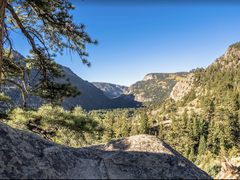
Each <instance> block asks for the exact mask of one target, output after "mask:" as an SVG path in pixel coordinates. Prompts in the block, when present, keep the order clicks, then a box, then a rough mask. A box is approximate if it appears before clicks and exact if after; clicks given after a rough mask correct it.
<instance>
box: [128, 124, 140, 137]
mask: <svg viewBox="0 0 240 180" xmlns="http://www.w3.org/2000/svg"><path fill="white" fill-rule="evenodd" d="M135 135H138V126H137V124H136V123H134V124H132V126H131V131H130V136H135Z"/></svg>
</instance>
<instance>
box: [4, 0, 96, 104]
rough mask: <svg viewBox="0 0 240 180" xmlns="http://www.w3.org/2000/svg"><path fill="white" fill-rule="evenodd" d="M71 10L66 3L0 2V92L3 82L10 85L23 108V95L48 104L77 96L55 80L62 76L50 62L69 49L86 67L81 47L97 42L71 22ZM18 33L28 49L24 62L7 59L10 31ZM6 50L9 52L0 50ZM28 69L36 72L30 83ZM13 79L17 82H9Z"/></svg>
mask: <svg viewBox="0 0 240 180" xmlns="http://www.w3.org/2000/svg"><path fill="white" fill-rule="evenodd" d="M73 9H74V6H73V5H72V4H71V3H70V2H68V1H67V0H48V1H46V0H31V1H29V0H21V1H17V0H1V6H0V27H4V28H0V92H1V87H2V84H3V83H4V84H6V83H11V84H14V85H15V86H16V87H18V88H19V89H20V90H21V92H22V96H23V100H24V104H23V106H24V107H26V106H27V104H26V99H25V96H26V94H31V95H34V96H38V97H40V98H42V99H44V100H45V101H47V102H50V103H51V104H52V105H55V104H59V102H62V101H64V97H67V98H69V97H76V96H78V95H80V92H79V91H78V90H77V87H73V86H71V83H70V81H69V80H68V79H67V80H66V81H67V82H66V83H59V82H57V81H56V79H58V78H64V77H65V75H64V74H63V70H62V69H61V66H60V65H58V64H57V63H55V62H54V59H53V58H54V57H55V56H56V54H55V53H60V54H62V52H63V51H64V50H69V52H70V53H73V52H76V53H78V55H79V57H80V58H81V59H82V62H83V63H84V64H87V65H88V66H90V63H89V62H88V61H87V60H86V58H84V57H86V56H88V54H87V53H86V52H85V51H84V49H85V44H86V43H93V44H97V43H98V42H97V41H93V40H92V39H91V38H90V36H89V35H88V34H87V33H86V32H85V30H84V25H82V24H81V25H77V24H75V23H74V22H73V17H72V16H71V15H70V14H69V11H70V10H73ZM5 19H6V20H5ZM18 30H19V32H21V33H22V35H24V36H25V37H26V39H27V40H28V42H29V44H30V45H31V47H32V49H30V56H28V57H27V58H26V59H25V60H24V62H17V61H16V60H15V59H13V58H11V55H12V52H13V48H14V47H13V43H12V42H11V33H10V32H11V31H18ZM6 49H9V51H4V50H6ZM51 52H54V53H51ZM31 69H35V71H32V72H36V74H35V75H36V76H35V75H34V77H35V78H36V79H31V81H30V79H27V77H28V76H27V74H29V73H30V71H31ZM16 77H17V78H20V79H21V82H18V81H16V80H12V79H14V78H16ZM29 82H32V83H29ZM1 99H2V98H1Z"/></svg>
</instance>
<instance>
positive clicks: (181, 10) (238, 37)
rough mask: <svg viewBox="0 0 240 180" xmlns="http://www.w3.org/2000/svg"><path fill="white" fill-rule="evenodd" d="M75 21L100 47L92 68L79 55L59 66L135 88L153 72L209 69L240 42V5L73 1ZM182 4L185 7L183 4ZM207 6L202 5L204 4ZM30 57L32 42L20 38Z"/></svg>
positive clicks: (93, 52) (92, 52) (92, 48)
mask: <svg viewBox="0 0 240 180" xmlns="http://www.w3.org/2000/svg"><path fill="white" fill-rule="evenodd" d="M70 2H72V3H73V4H74V5H75V10H74V11H72V13H73V15H74V21H75V22H77V23H83V24H85V25H86V29H85V30H86V32H88V33H89V35H90V36H91V37H92V38H93V39H97V40H98V41H99V44H98V45H97V46H96V45H93V44H89V45H87V48H86V52H88V53H89V57H88V60H89V61H90V62H91V63H92V66H91V67H90V68H88V67H87V66H85V65H82V63H81V60H80V59H79V57H78V56H77V54H74V55H73V56H72V57H73V58H72V61H71V58H70V56H69V55H67V54H64V55H63V56H60V55H58V56H57V57H56V59H55V60H56V62H58V63H60V64H62V65H64V66H67V67H69V68H71V69H72V71H73V72H74V73H76V74H77V75H78V76H79V77H81V78H82V79H84V80H87V81H89V82H109V83H114V84H119V85H126V86H130V85H131V84H134V83H135V82H137V81H140V80H142V78H143V77H144V76H145V75H146V74H148V73H163V72H165V73H174V72H180V71H190V70H191V69H193V68H197V67H203V68H206V67H207V66H209V65H210V64H211V63H212V62H213V61H214V60H216V59H217V58H218V57H220V56H221V55H223V54H224V53H225V51H226V50H227V48H228V46H229V45H231V44H233V43H236V42H239V41H240V2H239V3H238V2H237V1H231V0H230V1H213V0H212V1H204V0H203V1H194V2H195V3H191V1H181V0H180V1H174V0H168V1H163V0H162V1H161V0H159V1H158V0H155V1H154V0H135V1H134V0H120V1H119V0H111V1H110V0H108V1H107V0H84V1H80V0H70ZM179 2H181V3H179ZM201 2H202V3H201ZM13 40H14V42H15V43H14V45H15V48H16V49H17V50H18V51H19V52H20V53H21V54H23V55H24V56H26V55H27V53H28V44H27V41H26V42H24V40H22V36H20V37H19V36H15V37H14V39H13Z"/></svg>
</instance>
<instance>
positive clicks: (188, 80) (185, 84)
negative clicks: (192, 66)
mask: <svg viewBox="0 0 240 180" xmlns="http://www.w3.org/2000/svg"><path fill="white" fill-rule="evenodd" d="M193 80H194V74H193V73H190V74H188V75H187V77H185V78H182V79H181V80H180V81H178V82H177V84H176V85H175V86H174V87H173V90H172V92H171V94H170V97H171V98H173V99H174V100H175V101H178V100H180V99H182V98H183V96H184V95H185V94H187V93H188V92H189V91H190V90H191V89H192V88H193V87H194V84H193Z"/></svg>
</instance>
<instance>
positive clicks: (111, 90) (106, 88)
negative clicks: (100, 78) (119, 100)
mask: <svg viewBox="0 0 240 180" xmlns="http://www.w3.org/2000/svg"><path fill="white" fill-rule="evenodd" d="M92 84H93V85H94V86H96V87H97V88H99V89H101V90H102V91H103V93H104V94H105V96H107V97H109V98H115V97H118V96H120V95H121V94H123V92H124V91H126V90H127V89H128V87H127V86H120V85H117V84H111V83H103V82H92Z"/></svg>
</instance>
